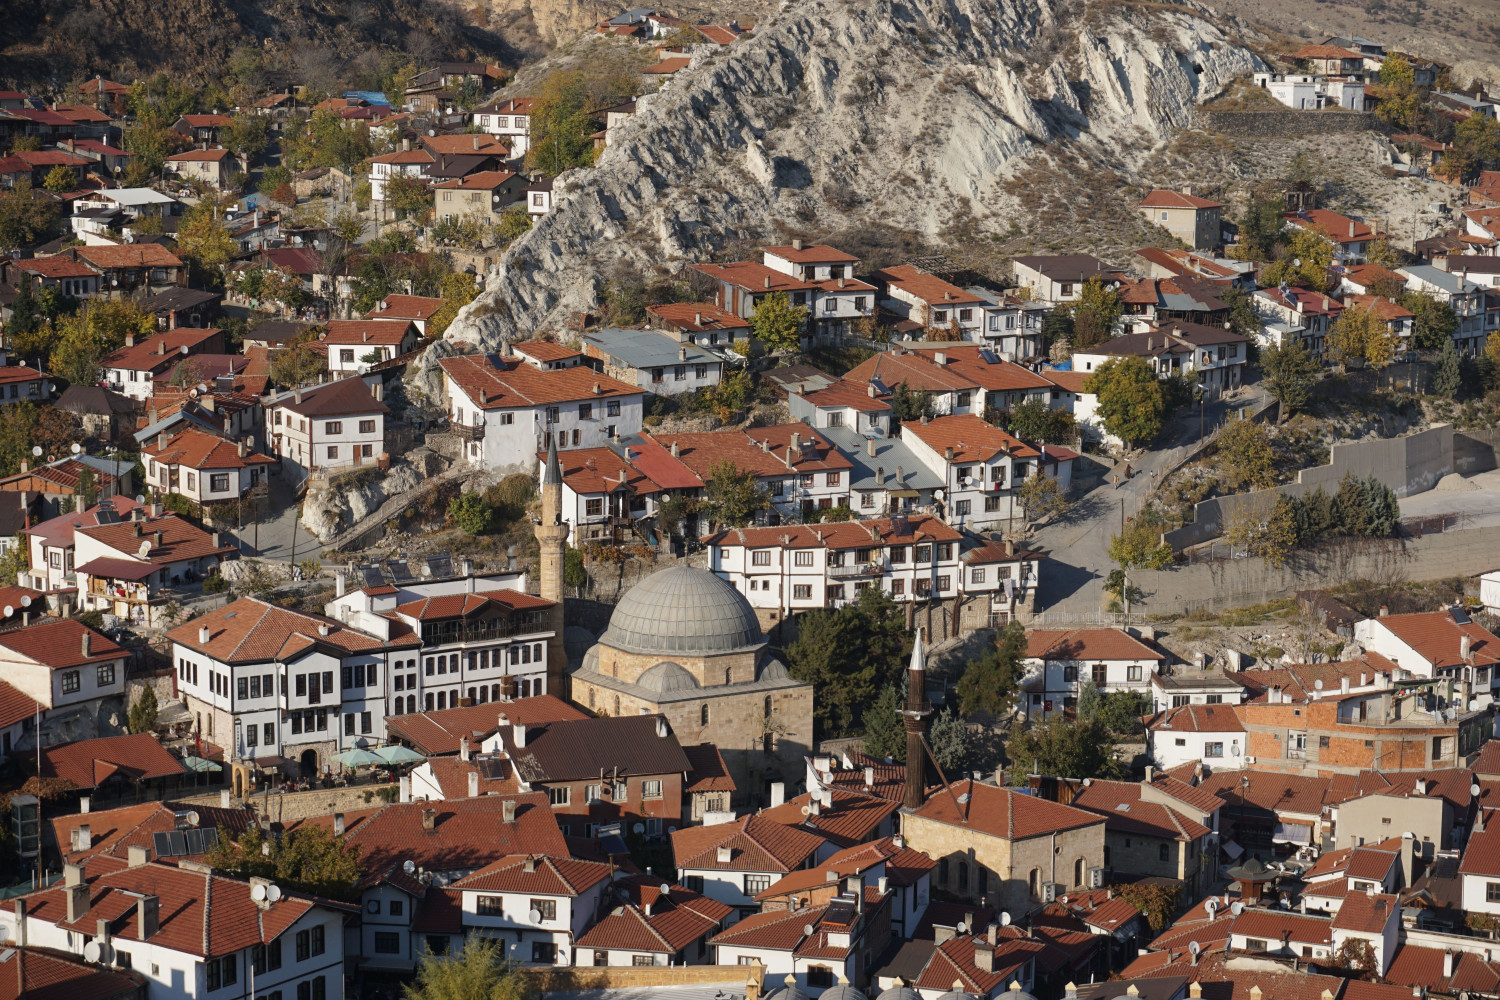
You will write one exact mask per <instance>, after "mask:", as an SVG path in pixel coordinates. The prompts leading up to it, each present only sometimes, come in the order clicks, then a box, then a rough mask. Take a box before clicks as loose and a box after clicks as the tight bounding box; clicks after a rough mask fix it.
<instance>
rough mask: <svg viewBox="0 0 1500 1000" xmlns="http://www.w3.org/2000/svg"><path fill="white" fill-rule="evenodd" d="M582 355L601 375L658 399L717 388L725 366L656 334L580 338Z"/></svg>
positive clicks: (607, 333) (598, 332)
mask: <svg viewBox="0 0 1500 1000" xmlns="http://www.w3.org/2000/svg"><path fill="white" fill-rule="evenodd" d="M581 339H582V341H583V349H584V353H585V354H586V355H587V356H588V357H589V358H591V359H593V360H594V361H596V362H598V363H599V364H601V365H602V366H603V371H604V374H606V375H608V376H610V377H611V378H615V379H619V380H620V381H622V382H626V383H632V384H634V385H637V386H639V387H640V388H641V389H642V390H644V391H646V392H650V393H655V394H656V395H658V396H677V395H681V394H683V393H688V392H697V391H698V390H699V389H706V388H709V387H711V386H715V385H718V384H719V380H720V379H722V378H723V375H724V362H723V360H722V359H720V358H719V357H718V356H716V355H713V354H710V353H709V352H707V351H705V350H704V349H703V348H701V347H697V346H695V345H693V344H691V343H683V342H680V341H679V340H678V339H677V338H676V337H674V336H671V335H670V334H666V333H660V332H658V331H656V330H618V329H606V330H596V331H594V332H593V333H585V334H584V335H583V336H582V338H581Z"/></svg>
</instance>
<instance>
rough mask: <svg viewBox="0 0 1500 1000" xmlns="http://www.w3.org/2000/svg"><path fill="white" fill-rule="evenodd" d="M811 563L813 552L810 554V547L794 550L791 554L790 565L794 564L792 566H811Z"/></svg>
mask: <svg viewBox="0 0 1500 1000" xmlns="http://www.w3.org/2000/svg"><path fill="white" fill-rule="evenodd" d="M812 564H813V554H812V550H811V549H805V550H803V551H801V552H795V553H793V554H792V565H794V566H811V565H812Z"/></svg>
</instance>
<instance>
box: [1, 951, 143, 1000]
mask: <svg viewBox="0 0 1500 1000" xmlns="http://www.w3.org/2000/svg"><path fill="white" fill-rule="evenodd" d="M4 954H5V958H4V959H3V960H0V1000H23V998H24V1000H136V998H137V997H140V996H144V995H145V993H146V985H145V982H146V981H145V977H144V976H142V975H141V974H140V973H138V972H131V971H129V970H127V969H110V968H103V967H100V966H96V965H86V964H84V963H83V961H81V960H79V959H76V958H73V957H72V956H68V957H66V958H65V957H63V956H62V955H60V954H54V953H52V952H48V951H42V950H40V949H38V948H18V947H16V946H15V945H7V946H6V949H5V952H4Z"/></svg>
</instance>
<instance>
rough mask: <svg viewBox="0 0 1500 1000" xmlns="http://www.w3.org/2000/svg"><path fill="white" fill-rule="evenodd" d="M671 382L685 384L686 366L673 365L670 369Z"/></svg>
mask: <svg viewBox="0 0 1500 1000" xmlns="http://www.w3.org/2000/svg"><path fill="white" fill-rule="evenodd" d="M672 381H674V382H686V381H687V365H674V366H673V367H672Z"/></svg>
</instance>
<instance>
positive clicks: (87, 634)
mask: <svg viewBox="0 0 1500 1000" xmlns="http://www.w3.org/2000/svg"><path fill="white" fill-rule="evenodd" d="M93 635H94V633H92V632H90V631H88V630H87V629H85V630H84V632H83V658H84V659H85V660H87V659H88V658H89V657H90V656H93V655H94V654H93V653H92V652H90V651H89V645H90V640H91V639H92V637H93ZM1468 638H1469V637H1468V636H1464V639H1465V641H1467V640H1468Z"/></svg>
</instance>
